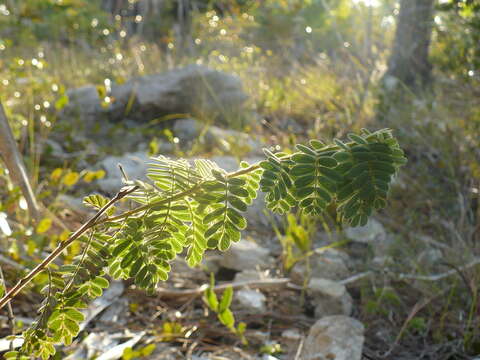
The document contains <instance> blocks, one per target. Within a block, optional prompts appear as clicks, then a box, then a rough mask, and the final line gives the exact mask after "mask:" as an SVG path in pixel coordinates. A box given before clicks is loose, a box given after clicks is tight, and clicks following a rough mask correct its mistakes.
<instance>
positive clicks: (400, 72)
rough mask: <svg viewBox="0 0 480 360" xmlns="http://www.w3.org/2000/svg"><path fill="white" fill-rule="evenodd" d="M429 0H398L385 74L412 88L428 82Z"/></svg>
mask: <svg viewBox="0 0 480 360" xmlns="http://www.w3.org/2000/svg"><path fill="white" fill-rule="evenodd" d="M433 4H434V1H433V0H401V1H400V12H399V15H398V22H397V29H396V33H395V40H394V43H393V49H392V54H391V56H390V59H389V61H388V71H387V73H386V74H385V77H386V78H388V77H394V78H396V79H398V80H400V81H401V83H403V84H404V85H406V86H407V87H408V88H410V89H411V90H413V91H417V90H420V89H424V88H425V87H426V86H427V85H428V84H429V83H430V82H431V72H432V65H431V63H430V62H429V59H428V53H429V46H430V39H431V36H432V22H433Z"/></svg>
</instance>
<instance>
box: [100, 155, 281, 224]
mask: <svg viewBox="0 0 480 360" xmlns="http://www.w3.org/2000/svg"><path fill="white" fill-rule="evenodd" d="M288 157H289V156H287V157H285V158H288ZM282 159H284V158H282ZM258 168H260V163H256V164H253V165H250V166H249V167H247V168H245V169H240V170H237V171H234V172H231V173H228V174H227V175H226V176H225V177H226V178H227V179H229V178H233V177H237V176H241V175H245V174H248V173H250V172H252V171H255V170H257V169H258ZM204 183H205V182H200V183H198V184H196V185H194V186H192V187H191V188H190V189H187V190H185V191H182V192H179V193H178V194H175V195H173V196H170V197H168V198H166V199H162V200H159V201H155V202H152V203H149V204H146V205H143V206H139V207H137V208H135V209H132V210H130V211H126V212H124V213H123V214H120V215H118V216H113V217H109V218H106V219H102V220H99V221H98V222H97V223H96V225H100V224H103V223H106V222H110V221H117V220H122V219H125V218H126V217H129V216H131V215H133V214H136V213H139V212H141V211H144V210H148V209H150V208H152V207H154V206H159V205H165V204H168V203H170V202H172V201H175V200H179V199H182V198H184V197H185V196H188V195H191V194H193V193H194V192H195V191H197V190H199V189H200V188H201V187H202V185H203V184H204Z"/></svg>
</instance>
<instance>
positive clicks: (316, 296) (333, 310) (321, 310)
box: [307, 278, 353, 317]
mask: <svg viewBox="0 0 480 360" xmlns="http://www.w3.org/2000/svg"><path fill="white" fill-rule="evenodd" d="M307 291H308V293H309V294H310V295H311V296H312V301H313V303H314V305H315V316H316V317H323V316H328V315H350V314H351V313H352V306H353V301H352V297H351V296H350V294H349V293H348V291H347V288H346V287H345V285H342V284H340V283H338V282H336V281H332V280H328V279H321V278H312V279H311V280H310V281H309V283H308V290H307Z"/></svg>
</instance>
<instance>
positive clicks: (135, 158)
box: [0, 66, 443, 360]
mask: <svg viewBox="0 0 480 360" xmlns="http://www.w3.org/2000/svg"><path fill="white" fill-rule="evenodd" d="M206 84H207V85H208V86H207V85H206ZM109 92H110V96H111V97H112V99H114V100H115V102H114V103H113V105H112V106H108V107H105V106H102V99H99V97H98V94H97V90H96V89H95V88H94V87H88V86H87V87H84V88H82V89H76V90H71V91H70V93H69V96H70V103H69V105H68V107H67V108H65V109H64V110H63V113H62V114H61V117H60V118H61V121H64V122H65V121H70V120H71V121H73V122H74V123H79V124H81V127H80V128H78V137H77V140H78V138H80V139H82V141H77V142H75V141H73V142H70V143H69V142H67V141H62V138H61V134H57V135H55V134H54V135H53V136H52V137H51V138H50V139H49V140H48V141H47V143H45V144H44V145H45V148H46V149H48V151H49V158H48V161H49V162H51V163H53V164H55V162H58V163H62V162H64V161H67V160H69V159H72V158H75V159H77V166H78V168H82V167H88V168H92V167H93V168H95V169H103V170H105V172H106V176H105V177H104V178H103V179H101V180H98V181H97V182H96V183H94V184H93V185H89V187H85V188H77V189H75V192H74V193H72V194H68V195H67V194H62V195H61V196H59V198H58V199H57V200H58V201H59V202H61V203H63V207H65V208H68V209H70V210H71V211H73V212H74V214H75V216H77V217H79V218H82V217H86V216H87V215H88V213H87V212H86V209H85V208H83V207H82V205H81V198H82V195H87V194H88V193H89V192H90V191H96V192H100V193H102V194H104V195H112V194H114V193H116V192H117V191H118V189H119V188H120V187H121V186H122V181H121V173H120V172H119V168H118V164H119V163H120V164H121V165H122V167H123V169H124V171H125V172H126V174H127V175H128V176H129V177H130V178H131V179H145V173H146V169H147V167H148V161H149V157H150V155H149V151H150V150H151V149H149V148H148V146H147V144H148V142H149V141H150V140H151V138H152V136H151V135H152V133H153V132H155V131H156V132H160V130H159V129H160V128H161V129H165V128H168V129H169V130H170V134H171V137H170V138H169V139H168V138H165V137H162V138H161V139H160V140H158V141H157V143H156V152H157V153H159V154H163V155H167V156H171V157H179V156H186V157H188V158H191V157H192V156H191V155H190V151H189V150H191V149H194V148H195V147H197V148H198V149H200V150H201V151H200V154H199V155H198V151H193V152H197V155H195V156H194V157H198V156H209V157H210V158H211V160H213V161H215V162H216V163H217V164H218V165H219V166H220V167H222V168H224V169H225V170H227V171H232V170H235V169H237V166H238V158H237V156H234V155H238V153H240V154H241V155H240V156H239V157H241V158H242V160H246V161H248V162H250V163H255V162H257V161H259V160H261V159H262V151H261V149H262V147H263V146H266V145H268V144H265V142H264V141H263V140H262V138H261V137H260V136H255V134H253V133H252V132H250V133H244V132H240V131H237V130H232V129H231V128H228V126H227V125H229V121H231V119H232V118H231V114H232V113H235V112H239V111H240V109H242V110H241V111H242V112H245V111H247V110H245V108H244V106H245V105H244V103H245V101H246V100H247V99H246V97H245V94H244V92H243V90H242V88H241V84H240V83H239V81H238V79H236V78H235V77H233V76H231V75H226V74H222V73H219V72H216V71H211V70H209V69H207V68H203V67H197V66H191V67H187V68H184V69H181V70H179V71H177V72H175V71H172V72H169V73H166V74H160V75H158V76H153V77H149V78H141V79H137V80H132V81H130V82H128V83H126V84H124V85H118V86H117V85H112V87H111V89H110V91H109ZM197 93H202V94H207V96H203V97H201V98H199V97H198V96H197V95H196V94H197ZM132 94H134V95H135V96H133V97H132ZM132 99H133V100H132ZM173 112H174V113H184V114H187V113H188V114H189V116H183V117H182V116H180V115H179V116H178V117H177V118H176V121H174V122H168V125H165V126H164V125H162V126H160V127H159V128H158V127H154V128H151V127H150V125H149V124H151V122H152V121H154V120H156V119H158V118H161V117H162V116H164V115H165V114H168V113H173ZM205 112H207V113H209V114H213V115H212V119H213V120H214V121H212V122H211V123H208V124H206V123H205V122H203V121H200V120H198V118H197V117H199V115H198V114H201V113H205ZM195 114H197V115H198V116H195ZM68 119H69V120H68ZM227 120H228V121H227ZM101 122H104V123H101ZM119 123H121V124H122V126H120V127H119V126H118V124H119ZM102 124H103V125H102ZM155 126H156V125H155ZM137 128H138V129H147V130H148V131H147V132H143V133H142V132H141V131H137V130H138V129H137ZM257 135H258V134H257ZM80 143H81V144H83V145H84V146H83V147H80V146H79V145H78V144H80ZM199 144H200V146H199ZM72 146H73V147H74V148H75V146H77V147H76V148H75V149H74V151H72ZM198 146H199V147H198ZM104 147H106V148H113V149H114V150H115V151H114V152H113V154H112V153H110V154H109V153H106V152H103V151H102V148H104ZM198 149H197V150H198ZM203 154H206V155H203ZM396 186H398V187H401V186H402V184H401V181H400V180H399V182H398V183H397V185H396ZM246 218H247V220H248V223H249V227H248V230H247V231H246V232H245V234H244V239H243V240H242V241H241V242H239V243H236V244H234V245H233V246H232V248H231V249H230V250H229V251H227V252H226V253H216V252H210V253H208V254H207V256H206V258H205V259H204V262H203V265H202V267H200V268H195V269H191V268H189V267H188V266H187V265H186V264H185V262H184V261H183V260H180V259H178V260H175V262H174V263H173V270H172V272H171V277H170V279H169V280H168V281H167V282H166V283H163V284H160V286H159V288H158V292H157V294H156V295H155V296H151V297H149V296H146V295H145V294H144V293H142V292H140V291H139V290H136V289H135V288H133V287H130V286H129V285H130V284H128V283H122V282H113V283H112V286H111V288H109V289H108V291H106V292H105V293H104V295H103V296H102V297H101V298H99V299H97V300H96V301H94V302H93V304H92V305H91V307H90V308H89V309H88V310H87V311H86V314H87V320H86V321H85V323H84V330H85V331H84V332H83V333H82V335H81V336H79V337H78V338H77V340H76V341H75V342H74V344H73V345H72V346H71V347H69V348H68V349H64V351H65V352H64V354H65V357H63V358H65V359H69V360H74V359H75V360H80V359H92V358H94V357H95V359H97V360H107V359H120V358H121V357H122V356H124V358H134V356H137V357H140V358H145V359H192V360H206V359H218V360H220V359H262V360H275V359H283V360H290V359H292V360H327V359H328V360H334V359H335V360H361V359H380V358H383V359H403V358H404V359H407V358H408V357H407V356H406V355H405V356H404V355H401V352H398V349H397V348H396V345H397V343H398V340H399V338H398V336H399V332H398V329H392V328H391V326H390V325H389V324H388V323H386V322H382V321H373V322H371V323H367V321H371V320H372V317H369V316H366V315H365V314H366V313H365V306H366V305H365V297H366V295H365V294H364V293H365V291H366V290H365V289H369V291H372V289H373V290H375V284H376V283H377V282H378V281H379V279H381V281H384V282H386V283H387V285H388V282H390V281H397V280H399V279H400V280H401V279H402V276H408V274H406V275H405V274H399V273H398V272H395V271H397V268H396V265H395V263H396V262H397V261H400V262H403V263H408V261H409V260H408V259H400V260H399V259H395V258H394V257H392V254H394V251H395V249H396V247H398V245H399V242H400V241H401V240H400V239H399V238H398V237H396V236H395V235H394V234H392V233H389V232H388V231H387V230H386V227H385V226H384V225H382V221H381V220H382V218H381V217H377V219H372V220H371V221H370V222H369V223H368V224H367V226H365V227H363V228H355V229H352V228H350V229H344V231H341V232H339V231H335V230H331V231H328V228H326V227H323V226H320V225H318V224H317V225H316V226H317V227H316V229H315V231H313V232H312V233H311V234H310V235H309V236H310V237H311V238H310V239H309V241H311V251H310V252H309V253H308V256H306V257H304V258H303V259H299V260H298V261H297V262H296V263H295V264H294V265H293V266H292V267H291V268H290V269H286V267H285V266H284V260H285V259H284V257H285V249H284V247H282V244H281V241H280V239H279V233H277V232H275V231H274V230H275V227H277V228H279V229H280V234H281V233H282V232H283V231H284V230H285V229H284V223H283V222H282V219H279V218H276V217H273V216H272V215H269V214H267V213H266V212H265V210H264V203H263V198H262V196H261V194H260V196H259V197H258V199H257V200H256V201H255V202H254V204H253V205H252V206H251V207H249V209H248V211H247V213H246ZM418 237H419V241H424V240H425V239H426V237H422V236H421V235H418ZM422 239H423V240H422ZM425 243H427V241H426V240H425ZM441 257H442V252H441V249H439V248H438V246H436V245H435V244H434V243H430V244H429V245H428V246H426V248H425V251H424V252H422V253H420V254H418V258H416V259H413V260H412V264H413V263H417V262H419V261H421V262H423V264H424V265H425V268H431V269H435V266H436V264H437V263H438V262H439V261H440V260H441ZM412 267H413V265H412ZM210 273H214V274H215V278H216V285H217V287H216V290H218V292H221V291H222V290H223V289H224V288H225V286H226V285H231V286H232V287H233V288H234V291H235V295H234V304H233V311H234V314H235V317H236V319H237V321H243V322H245V323H246V324H247V330H246V333H245V336H246V339H247V340H248V345H245V344H242V343H241V341H240V339H239V338H238V337H237V336H236V335H234V334H232V333H230V332H229V330H228V329H227V328H225V327H223V326H222V325H221V324H220V322H219V321H218V320H217V319H216V316H215V314H212V313H211V312H209V311H208V310H207V308H206V306H205V304H204V302H203V300H202V295H203V291H204V290H205V286H206V285H205V284H208V283H209V275H210ZM392 274H393V275H392ZM387 287H388V286H387ZM27 300H28V299H22V301H26V302H27V303H28V301H27ZM412 305H414V304H412ZM27 308H28V307H27ZM28 321H29V319H28V318H26V319H24V322H25V323H27V322H28ZM152 345H154V346H152ZM6 348H8V341H6V340H5V339H4V340H0V351H3V350H5V349H6ZM127 348H128V349H129V348H133V349H134V350H135V351H137V353H131V356H132V357H128V356H129V355H128V352H129V351H130V350H127V355H125V354H126V353H125V349H127ZM142 351H143V352H142ZM442 351H443V350H442ZM67 354H68V355H67ZM432 354H435V353H433V352H432ZM411 358H413V357H411ZM418 358H422V359H427V357H418ZM428 358H430V357H428ZM431 358H432V359H434V358H435V357H431ZM438 358H439V357H438Z"/></svg>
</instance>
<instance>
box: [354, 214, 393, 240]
mask: <svg viewBox="0 0 480 360" xmlns="http://www.w3.org/2000/svg"><path fill="white" fill-rule="evenodd" d="M345 235H346V236H347V238H349V239H350V240H352V241H358V242H361V243H372V242H377V241H383V240H385V238H386V232H385V229H384V227H383V225H382V224H381V223H380V222H379V221H377V220H375V219H373V218H371V219H369V220H368V222H367V225H365V226H357V227H354V228H352V227H351V228H348V229H346V230H345Z"/></svg>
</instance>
